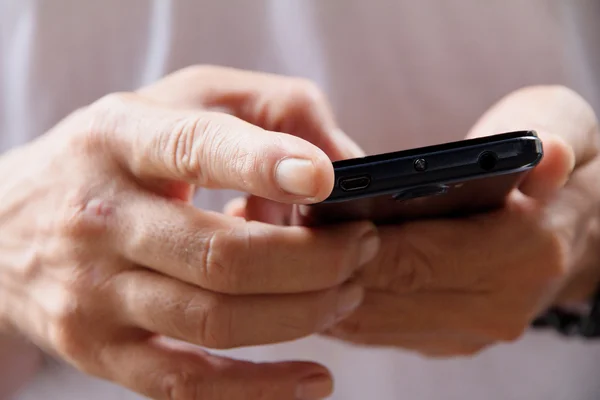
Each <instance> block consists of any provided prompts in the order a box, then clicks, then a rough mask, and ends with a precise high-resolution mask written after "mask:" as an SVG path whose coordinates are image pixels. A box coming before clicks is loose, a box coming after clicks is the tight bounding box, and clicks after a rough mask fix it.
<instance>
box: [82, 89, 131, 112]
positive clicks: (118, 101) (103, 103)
mask: <svg viewBox="0 0 600 400" xmlns="http://www.w3.org/2000/svg"><path fill="white" fill-rule="evenodd" d="M134 97H135V95H134V94H133V93H129V92H114V93H109V94H107V95H105V96H102V97H101V98H99V99H98V100H96V101H95V102H93V103H92V104H91V105H90V106H89V107H88V111H90V112H91V113H93V114H98V115H105V114H106V113H109V114H110V113H113V112H115V111H117V110H121V109H122V108H123V107H126V106H127V104H128V103H129V102H130V101H131V100H132V99H133V98H134Z"/></svg>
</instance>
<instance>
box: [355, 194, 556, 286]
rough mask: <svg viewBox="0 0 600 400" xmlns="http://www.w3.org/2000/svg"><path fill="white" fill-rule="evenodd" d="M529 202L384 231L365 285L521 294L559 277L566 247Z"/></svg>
mask: <svg viewBox="0 0 600 400" xmlns="http://www.w3.org/2000/svg"><path fill="white" fill-rule="evenodd" d="M521 196H522V195H521ZM522 197H523V196H522ZM523 200H526V201H509V202H508V203H507V205H506V206H505V207H504V208H503V209H501V210H499V211H495V212H490V213H487V214H478V215H474V216H471V217H466V218H456V219H440V220H424V221H414V222H408V223H406V224H403V225H401V226H386V227H380V228H379V234H380V238H381V250H380V251H379V253H378V255H377V257H376V258H375V259H374V260H373V262H371V263H369V265H368V266H367V267H366V268H365V269H364V274H363V278H364V280H365V281H364V284H365V286H366V287H367V288H368V287H370V286H373V285H375V286H376V287H380V286H381V285H383V286H384V287H389V289H391V290H393V291H396V292H401V293H402V292H416V291H420V290H466V291H473V290H479V291H482V292H485V291H489V290H493V289H496V288H497V286H493V285H512V286H513V287H514V290H519V289H517V288H518V287H523V286H524V287H527V285H539V284H540V283H542V282H543V281H544V279H548V280H551V279H553V278H555V277H556V276H559V275H560V274H562V273H563V271H562V268H563V259H564V254H563V252H562V247H561V246H559V242H557V240H558V239H557V237H556V236H555V235H554V232H553V230H552V229H551V228H550V227H549V226H547V223H546V222H545V221H544V219H543V218H540V215H539V213H538V212H537V211H535V210H533V212H532V208H533V207H531V206H532V204H531V203H532V201H531V200H530V199H526V198H523ZM528 266H534V267H535V268H528ZM540 266H542V267H543V268H541V269H540V268H538V267H540ZM529 289H531V287H529Z"/></svg>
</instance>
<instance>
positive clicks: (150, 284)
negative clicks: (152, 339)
mask: <svg viewBox="0 0 600 400" xmlns="http://www.w3.org/2000/svg"><path fill="white" fill-rule="evenodd" d="M115 286H116V291H117V293H119V295H120V298H121V299H122V300H121V301H122V306H123V307H122V310H121V312H122V313H123V317H122V318H123V319H124V322H125V323H127V324H132V325H134V326H136V327H140V328H143V329H144V330H147V331H150V332H155V333H158V334H160V335H165V336H168V337H172V338H175V339H179V340H183V341H186V342H188V343H194V344H197V345H201V346H204V347H208V348H214V349H228V348H233V347H240V346H253V345H262V344H271V343H279V342H283V341H288V340H294V339H298V338H302V337H305V336H308V335H310V334H313V333H317V332H322V331H323V330H325V329H327V328H329V327H331V326H332V325H333V324H334V323H335V322H337V321H339V320H341V319H343V318H345V317H347V316H348V315H349V314H350V313H351V312H352V311H354V310H355V309H356V308H357V307H358V306H359V305H360V303H361V301H362V297H363V290H362V288H361V287H360V286H358V285H356V284H351V283H350V284H346V285H344V286H341V287H338V288H335V289H331V290H327V291H322V292H313V293H307V294H295V295H254V296H228V295H220V294H216V293H214V292H209V291H206V290H202V289H198V288H196V287H193V286H191V285H188V284H185V283H182V282H179V281H177V280H174V279H170V278H167V277H164V276H162V275H159V274H156V273H154V272H150V271H144V270H139V271H129V272H127V273H123V274H121V275H120V276H119V277H118V278H116V280H115Z"/></svg>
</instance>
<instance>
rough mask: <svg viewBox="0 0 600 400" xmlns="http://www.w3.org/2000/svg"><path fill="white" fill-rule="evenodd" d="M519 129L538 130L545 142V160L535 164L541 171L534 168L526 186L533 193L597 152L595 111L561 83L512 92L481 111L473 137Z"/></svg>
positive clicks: (556, 183) (547, 189)
mask: <svg viewBox="0 0 600 400" xmlns="http://www.w3.org/2000/svg"><path fill="white" fill-rule="evenodd" d="M517 130H536V131H537V132H538V134H539V135H540V136H541V137H542V140H543V142H544V152H545V156H544V160H543V161H542V162H541V163H540V165H539V166H538V168H536V169H539V170H540V171H536V172H534V173H532V174H531V175H530V176H529V177H528V178H527V179H526V181H525V182H523V186H522V190H523V191H524V192H526V193H527V194H530V195H533V196H534V197H545V196H547V195H548V193H550V194H551V193H552V192H555V191H556V189H557V188H559V187H561V186H562V184H564V182H565V181H566V179H565V176H568V174H569V173H570V172H571V170H572V169H573V168H577V167H578V166H580V165H583V164H585V163H587V162H588V161H589V160H591V159H592V158H594V157H596V155H597V154H598V148H599V141H600V135H598V124H597V119H596V116H595V115H594V111H593V110H592V108H591V107H590V106H589V104H587V102H586V101H585V100H584V99H583V98H581V97H580V96H579V95H577V94H576V93H575V92H573V91H572V90H570V89H567V88H564V87H561V86H535V87H529V88H525V89H522V90H518V91H516V92H513V93H511V94H510V95H508V96H506V97H505V98H503V99H502V100H500V101H499V102H498V103H497V104H496V105H494V106H493V107H492V108H491V109H490V110H489V111H488V112H487V113H486V114H484V115H483V116H482V117H481V119H480V120H479V121H478V122H477V124H476V125H475V126H474V127H473V129H472V130H471V131H470V132H469V135H468V137H481V136H488V135H493V134H497V133H502V132H507V131H517ZM571 167H573V168H571ZM538 181H540V182H539V183H538Z"/></svg>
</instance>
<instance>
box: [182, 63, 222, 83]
mask: <svg viewBox="0 0 600 400" xmlns="http://www.w3.org/2000/svg"><path fill="white" fill-rule="evenodd" d="M221 69H222V67H218V66H214V65H209V64H195V65H190V66H188V67H185V68H182V69H180V70H179V71H177V72H175V73H174V75H179V76H180V77H181V78H182V79H183V81H184V82H188V81H191V82H203V81H207V80H208V79H209V78H211V77H213V75H214V74H215V73H218V72H219V71H220V70H221Z"/></svg>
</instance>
